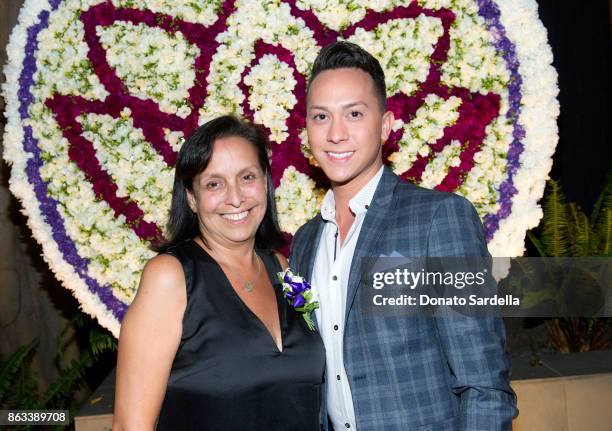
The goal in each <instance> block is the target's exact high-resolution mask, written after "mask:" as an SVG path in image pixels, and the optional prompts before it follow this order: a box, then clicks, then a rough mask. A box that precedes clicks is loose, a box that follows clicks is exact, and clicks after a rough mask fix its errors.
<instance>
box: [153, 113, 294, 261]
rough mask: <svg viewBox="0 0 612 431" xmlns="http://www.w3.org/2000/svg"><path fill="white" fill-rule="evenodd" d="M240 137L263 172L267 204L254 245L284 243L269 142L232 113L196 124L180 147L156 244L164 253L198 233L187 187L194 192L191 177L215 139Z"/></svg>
mask: <svg viewBox="0 0 612 431" xmlns="http://www.w3.org/2000/svg"><path fill="white" fill-rule="evenodd" d="M229 137H240V138H243V139H246V140H247V141H249V142H250V143H251V144H252V145H253V147H254V148H255V150H256V151H257V159H258V161H259V164H260V166H261V169H262V170H263V172H264V175H265V176H266V182H267V188H268V193H267V197H266V200H267V208H266V213H265V214H264V218H263V220H262V222H261V224H260V225H259V228H258V229H257V232H256V234H255V247H257V248H261V249H268V250H273V249H276V248H279V247H281V246H282V245H284V244H285V239H284V237H283V234H282V233H281V230H280V227H279V225H278V220H277V216H276V204H275V201H274V184H273V183H272V173H271V170H270V162H269V160H268V149H269V144H268V140H267V139H266V137H265V135H264V134H263V132H262V131H261V129H259V128H258V127H257V126H255V125H253V124H251V123H249V122H246V121H243V120H240V119H238V118H236V117H234V116H232V115H224V116H222V117H218V118H215V119H214V120H211V121H209V122H207V123H205V124H203V125H201V126H200V127H198V128H197V129H196V130H195V131H194V132H193V133H192V134H191V135H190V136H189V137H188V138H187V140H186V141H185V143H184V144H183V146H182V147H181V150H180V151H179V155H178V160H177V162H176V169H175V173H174V187H173V188H172V204H171V206H170V215H169V217H168V225H167V227H166V236H167V240H166V241H165V242H164V243H162V244H161V245H158V246H156V247H155V250H156V251H158V252H160V253H163V252H165V251H167V250H168V249H169V248H170V247H172V246H174V245H176V244H178V243H180V242H182V241H185V240H190V239H193V238H196V237H197V236H199V235H200V230H199V225H198V218H197V215H196V214H195V213H194V212H193V211H191V208H190V207H189V203H188V201H187V191H188V190H189V191H190V192H193V180H194V178H195V177H196V175H198V174H199V173H201V172H202V171H204V169H206V166H208V163H209V162H210V159H211V158H212V154H213V147H214V143H215V142H216V141H217V140H219V139H222V138H229Z"/></svg>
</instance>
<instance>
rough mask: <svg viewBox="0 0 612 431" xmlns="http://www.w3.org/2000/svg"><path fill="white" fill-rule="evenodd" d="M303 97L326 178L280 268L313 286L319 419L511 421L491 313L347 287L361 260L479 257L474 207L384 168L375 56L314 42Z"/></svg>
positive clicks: (385, 115) (387, 127) (380, 81)
mask: <svg viewBox="0 0 612 431" xmlns="http://www.w3.org/2000/svg"><path fill="white" fill-rule="evenodd" d="M307 97H308V99H307V133H308V142H309V145H310V148H311V151H312V154H313V156H314V157H315V159H316V160H317V162H318V163H319V165H320V166H321V168H322V169H323V171H324V172H325V174H326V175H327V177H328V178H329V179H330V182H331V185H332V187H331V190H330V191H328V193H327V194H326V196H325V198H324V200H323V203H322V206H321V213H320V214H318V215H317V216H316V217H315V218H314V219H312V220H311V221H310V222H308V223H307V224H305V225H304V226H302V227H301V228H300V229H299V230H298V232H297V233H296V234H295V238H294V240H293V246H292V250H293V253H292V255H291V267H292V268H293V269H294V270H296V271H297V272H299V273H300V274H301V275H303V276H305V277H306V278H307V279H308V280H310V281H311V284H312V285H313V288H314V289H316V290H317V291H318V293H319V301H320V309H318V310H317V311H316V313H315V318H316V321H317V325H318V328H319V331H320V333H321V336H322V337H323V340H324V342H325V347H326V350H327V371H326V387H325V388H324V390H323V394H322V424H323V428H324V429H329V428H328V427H329V425H331V426H333V429H335V430H336V431H339V430H353V429H359V430H419V431H425V430H430V431H445V430H470V431H472V430H482V431H492V430H507V429H511V421H512V418H513V417H514V416H516V414H517V410H516V407H515V404H516V399H515V395H514V393H513V391H512V389H511V388H510V386H509V384H508V368H509V364H508V361H507V359H506V357H505V355H504V351H503V346H504V341H505V333H504V327H503V322H502V321H501V320H500V319H497V318H482V317H479V318H473V317H472V318H470V317H465V316H461V315H458V316H452V317H436V318H433V317H427V316H419V317H408V316H405V315H404V316H402V315H398V314H396V315H394V316H388V315H382V314H378V315H377V314H372V313H364V312H363V311H364V307H365V305H364V304H363V303H362V302H363V301H362V299H361V296H360V295H359V294H358V293H357V291H358V290H359V289H365V288H366V287H365V286H360V278H361V277H360V275H361V274H360V271H361V262H362V259H363V258H364V257H371V256H389V255H401V256H405V257H409V256H415V257H429V256H436V257H444V256H457V257H461V256H488V251H487V248H486V243H485V241H484V236H483V231H482V225H481V223H480V220H479V218H478V216H477V214H476V212H475V210H474V208H473V207H472V206H471V204H470V203H469V202H468V201H467V200H465V199H463V198H462V197H460V196H458V195H455V194H452V193H442V192H437V191H431V190H426V189H423V188H420V187H416V186H414V185H410V184H407V183H405V182H402V181H401V180H400V178H399V177H397V176H396V175H395V174H393V172H392V171H391V170H390V169H389V168H387V167H383V163H382V152H381V148H382V145H383V144H384V143H385V141H386V140H387V138H388V136H389V133H390V131H391V127H392V124H393V121H394V118H393V113H391V112H386V89H385V79H384V73H383V71H382V68H381V66H380V64H379V63H378V61H377V60H376V59H375V58H373V57H372V56H371V55H370V54H369V53H367V52H366V51H364V50H363V49H361V48H360V47H358V46H357V45H354V44H350V43H347V42H337V43H335V44H332V45H330V46H327V47H326V48H324V49H323V50H322V51H321V53H320V54H319V56H318V57H317V59H316V61H315V63H314V66H313V69H312V73H311V76H310V81H309V87H308V96H307Z"/></svg>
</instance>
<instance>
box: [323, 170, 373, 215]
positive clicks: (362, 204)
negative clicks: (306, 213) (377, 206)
mask: <svg viewBox="0 0 612 431" xmlns="http://www.w3.org/2000/svg"><path fill="white" fill-rule="evenodd" d="M383 170H384V166H381V167H380V169H379V170H378V172H377V173H376V175H374V176H373V177H372V179H371V180H370V181H368V183H367V184H366V185H365V186H364V187H363V188H362V189H361V190H359V192H358V193H357V194H356V195H355V196H353V198H352V199H351V200H350V201H349V208H350V209H351V211H352V212H353V214H355V216H358V215H359V214H362V213H365V212H366V211H367V210H368V207H369V206H370V203H371V202H372V198H373V197H374V192H375V191H376V187H378V183H379V182H380V179H381V177H382V174H383ZM321 217H322V218H323V220H325V221H335V220H336V199H335V198H334V192H333V190H332V189H329V190H328V191H327V193H326V194H325V197H324V198H323V202H322V203H321Z"/></svg>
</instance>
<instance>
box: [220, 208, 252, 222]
mask: <svg viewBox="0 0 612 431" xmlns="http://www.w3.org/2000/svg"><path fill="white" fill-rule="evenodd" d="M248 215H249V211H248V210H247V211H243V212H241V213H237V214H223V217H225V218H226V219H229V220H233V221H240V220H242V219H244V218H245V217H246V216H248Z"/></svg>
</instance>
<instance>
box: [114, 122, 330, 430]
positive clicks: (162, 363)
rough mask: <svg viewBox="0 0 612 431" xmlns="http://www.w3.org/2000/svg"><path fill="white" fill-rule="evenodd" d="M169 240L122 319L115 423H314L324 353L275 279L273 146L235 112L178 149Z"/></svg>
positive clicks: (185, 426) (305, 426)
mask: <svg viewBox="0 0 612 431" xmlns="http://www.w3.org/2000/svg"><path fill="white" fill-rule="evenodd" d="M168 233H169V235H168V236H169V238H170V239H169V241H168V243H167V244H166V245H164V246H163V247H161V248H160V252H161V253H160V254H159V255H158V256H156V257H154V258H153V259H151V260H150V261H149V262H148V263H147V265H146V266H145V269H144V271H143V274H142V277H141V280H140V286H139V288H138V292H137V294H136V297H135V298H134V301H133V303H132V305H131V306H130V309H129V311H128V312H127V314H126V316H125V318H124V320H123V323H122V327H121V336H120V339H119V356H118V363H117V383H116V397H115V416H114V423H113V429H115V430H152V429H154V428H155V427H157V429H168V430H189V429H198V430H220V429H224V430H309V431H310V430H315V429H319V389H320V385H321V383H322V379H323V371H324V367H325V363H324V361H325V359H324V358H325V354H324V348H323V344H322V342H321V339H320V338H319V335H318V334H317V333H315V332H312V331H310V330H308V329H307V327H306V324H305V323H304V320H303V319H302V317H301V316H300V315H299V313H297V312H296V311H295V310H294V309H293V308H292V307H290V306H289V305H288V304H287V302H286V301H285V300H284V298H283V294H282V291H281V290H280V287H279V286H278V285H275V284H274V283H275V280H276V276H275V274H276V273H277V272H278V271H281V270H282V268H281V263H280V262H279V260H280V261H282V266H283V267H286V266H287V263H286V260H285V259H284V258H283V257H281V256H280V255H277V254H275V253H274V252H273V250H274V249H275V248H276V247H278V246H279V245H281V244H282V241H283V238H282V234H281V232H280V229H279V228H278V224H277V221H276V214H275V207H274V188H273V184H272V178H271V175H270V165H269V162H268V157H267V142H266V140H265V138H264V137H263V135H262V134H261V132H260V131H259V130H258V129H257V128H255V127H254V126H253V125H250V124H248V123H245V122H242V121H240V120H238V119H236V118H234V117H231V116H225V117H220V118H217V119H215V120H212V121H210V122H208V123H206V124H204V125H203V126H201V127H200V128H198V129H197V130H196V131H195V133H193V134H192V135H191V136H190V137H189V139H187V141H186V142H185V144H184V145H183V147H182V148H181V151H180V153H179V157H178V162H177V165H176V174H175V181H174V189H173V192H172V207H171V211H170V218H169V223H168Z"/></svg>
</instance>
